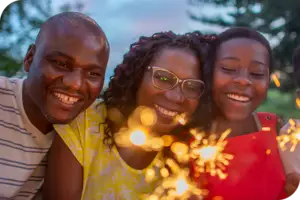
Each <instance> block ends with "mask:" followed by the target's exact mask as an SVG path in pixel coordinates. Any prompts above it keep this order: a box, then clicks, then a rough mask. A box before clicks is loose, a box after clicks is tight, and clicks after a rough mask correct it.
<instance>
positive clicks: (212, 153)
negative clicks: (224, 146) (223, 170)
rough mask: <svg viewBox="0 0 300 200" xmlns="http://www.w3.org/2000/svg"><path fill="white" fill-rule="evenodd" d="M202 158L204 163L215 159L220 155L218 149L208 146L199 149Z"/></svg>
mask: <svg viewBox="0 0 300 200" xmlns="http://www.w3.org/2000/svg"><path fill="white" fill-rule="evenodd" d="M198 151H199V155H200V157H201V158H202V159H203V161H204V162H207V161H210V160H213V159H215V157H216V156H217V153H218V148H217V147H216V146H206V147H202V148H200V149H198Z"/></svg>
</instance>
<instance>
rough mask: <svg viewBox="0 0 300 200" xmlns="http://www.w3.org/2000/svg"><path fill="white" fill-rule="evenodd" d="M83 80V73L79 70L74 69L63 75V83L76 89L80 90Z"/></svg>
mask: <svg viewBox="0 0 300 200" xmlns="http://www.w3.org/2000/svg"><path fill="white" fill-rule="evenodd" d="M83 81H84V80H83V75H82V73H81V71H79V70H73V71H72V72H69V73H68V74H66V75H64V77H63V84H64V85H65V86H67V87H68V88H69V89H71V90H74V91H78V90H80V88H81V87H82V85H83Z"/></svg>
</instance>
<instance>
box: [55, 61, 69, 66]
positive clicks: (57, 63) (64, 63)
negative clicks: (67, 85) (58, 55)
mask: <svg viewBox="0 0 300 200" xmlns="http://www.w3.org/2000/svg"><path fill="white" fill-rule="evenodd" d="M53 63H54V64H55V65H58V66H59V67H62V68H68V65H67V63H66V62H62V61H58V60H53Z"/></svg>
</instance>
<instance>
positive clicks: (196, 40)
mask: <svg viewBox="0 0 300 200" xmlns="http://www.w3.org/2000/svg"><path fill="white" fill-rule="evenodd" d="M208 47H209V44H208V43H207V39H206V38H205V37H204V36H202V34H201V33H200V32H193V33H187V34H185V35H177V34H175V33H173V32H171V31H169V32H159V33H155V34H153V35H152V36H150V37H145V36H142V37H140V38H139V40H138V41H137V42H135V43H133V44H131V45H130V49H129V52H127V53H126V54H125V55H124V57H123V61H122V63H121V64H119V65H117V67H116V68H115V70H114V75H113V76H112V77H111V78H110V82H109V85H108V88H107V90H106V91H105V92H104V93H103V96H102V98H103V100H104V103H105V104H106V106H107V109H110V108H117V109H118V110H119V111H120V112H121V113H122V115H123V116H124V118H125V119H128V117H129V115H130V114H131V113H132V112H133V111H134V109H135V108H136V107H137V105H136V93H137V91H138V89H139V87H140V85H141V82H142V80H143V76H144V73H145V70H146V69H147V67H148V66H149V64H150V63H151V61H152V60H153V58H154V57H155V55H156V54H157V53H159V51H160V50H162V49H163V48H180V49H187V50H189V51H191V52H193V53H194V54H195V55H196V56H197V57H198V58H199V60H200V69H201V80H203V81H204V83H205V87H206V88H208V89H209V88H211V86H210V84H211V83H210V82H207V79H206V77H207V74H210V72H209V70H210V69H206V68H204V66H205V65H204V61H205V60H206V58H205V56H206V52H207V48H208ZM209 95H210V93H209V92H208V90H206V91H205V92H204V94H203V95H202V97H201V99H200V105H202V104H207V99H208V98H207V97H208V96H209ZM200 107H201V106H200ZM200 107H199V108H198V109H201V108H200ZM207 119H209V118H208V117H207V116H206V118H203V120H205V122H204V121H203V124H206V123H207V122H208V121H210V120H207ZM197 120H200V121H201V119H197ZM106 123H107V127H106V129H105V136H104V144H107V145H109V146H110V147H112V146H113V145H114V139H113V134H114V133H116V132H117V131H118V130H119V128H120V125H117V124H116V123H114V122H113V121H111V120H110V119H109V118H107V120H106Z"/></svg>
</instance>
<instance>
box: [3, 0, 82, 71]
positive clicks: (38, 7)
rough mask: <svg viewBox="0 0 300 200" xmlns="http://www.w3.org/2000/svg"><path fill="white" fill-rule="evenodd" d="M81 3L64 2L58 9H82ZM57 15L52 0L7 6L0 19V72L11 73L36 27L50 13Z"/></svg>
mask: <svg viewBox="0 0 300 200" xmlns="http://www.w3.org/2000/svg"><path fill="white" fill-rule="evenodd" d="M82 9H83V4H82V3H80V2H75V3H72V4H71V3H66V4H63V5H62V6H61V7H60V8H59V9H58V12H59V11H70V10H76V11H81V10H82ZM54 14H56V13H55V10H54V8H53V6H52V0H43V1H40V0H22V1H16V2H14V3H12V4H11V5H9V6H8V7H7V8H6V9H5V10H4V12H3V14H2V16H1V20H0V30H1V32H0V41H2V42H1V43H0V44H1V45H0V73H1V75H5V76H13V75H15V74H16V72H18V71H19V70H20V68H21V66H22V59H23V57H24V54H25V52H26V50H27V47H28V46H29V44H30V43H32V42H34V40H35V37H36V35H37V33H38V29H39V28H40V26H41V25H42V23H43V22H44V21H45V20H46V19H47V18H49V17H50V16H52V15H54Z"/></svg>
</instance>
